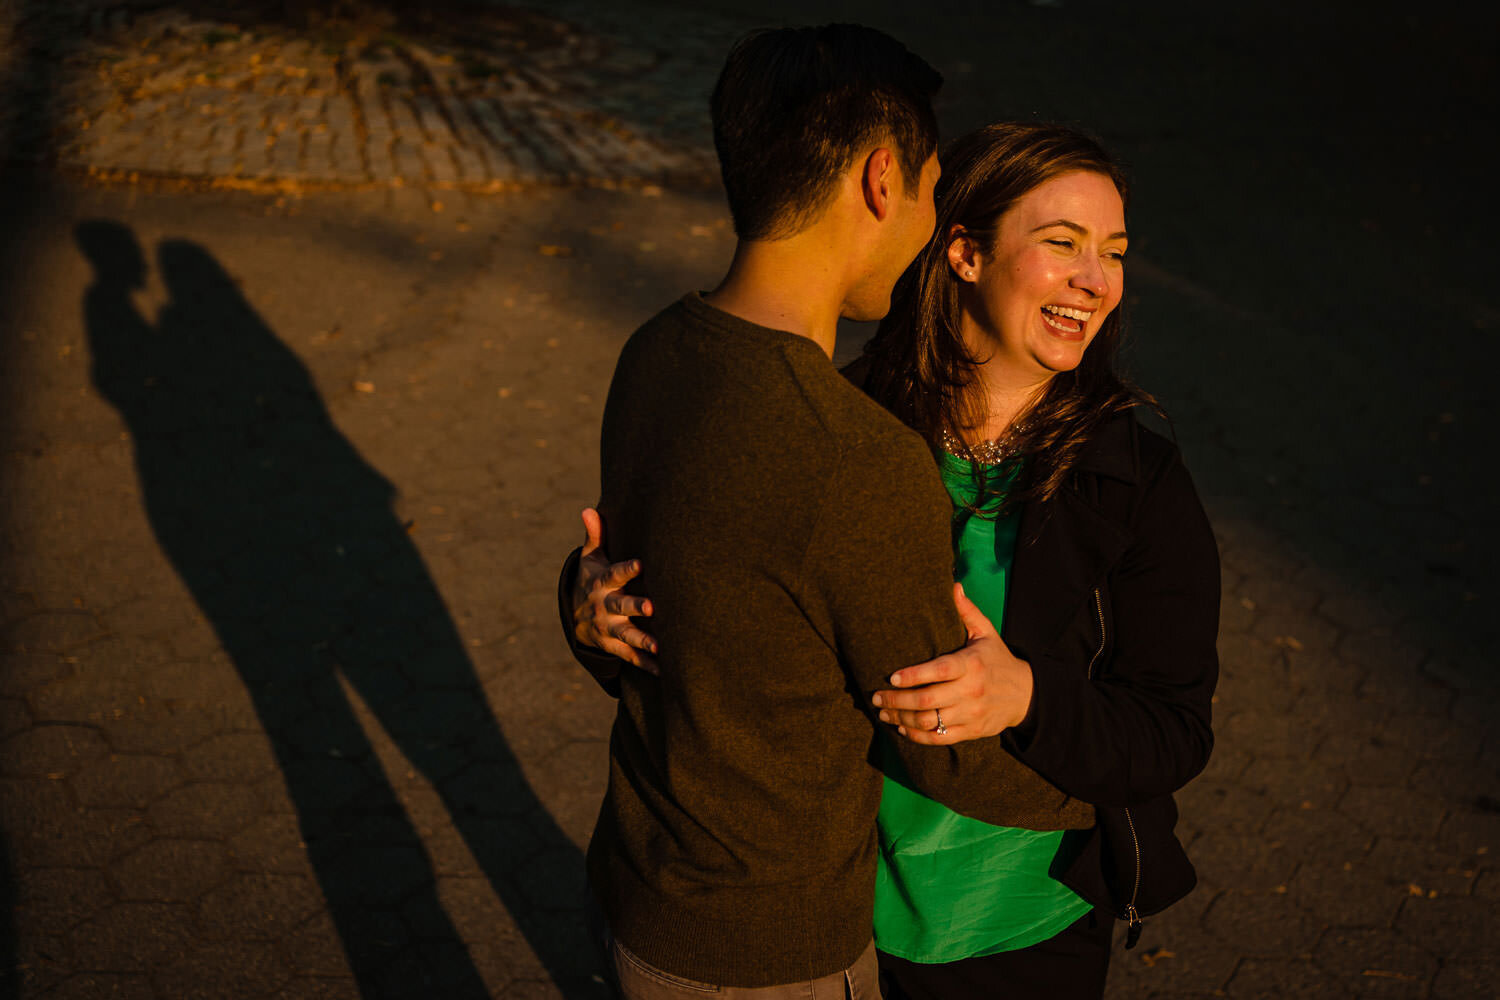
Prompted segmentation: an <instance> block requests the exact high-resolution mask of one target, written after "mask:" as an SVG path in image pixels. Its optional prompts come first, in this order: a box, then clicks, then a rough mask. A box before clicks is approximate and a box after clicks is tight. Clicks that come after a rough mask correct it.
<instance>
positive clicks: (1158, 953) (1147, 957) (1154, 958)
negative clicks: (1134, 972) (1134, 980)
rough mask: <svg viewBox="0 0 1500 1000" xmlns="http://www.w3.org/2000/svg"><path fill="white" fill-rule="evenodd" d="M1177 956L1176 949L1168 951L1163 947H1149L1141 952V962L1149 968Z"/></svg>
mask: <svg viewBox="0 0 1500 1000" xmlns="http://www.w3.org/2000/svg"><path fill="white" fill-rule="evenodd" d="M1176 957H1177V953H1176V952H1175V951H1168V950H1167V949H1165V948H1162V947H1156V948H1148V949H1146V950H1145V951H1143V952H1141V964H1142V965H1144V966H1145V967H1146V968H1148V969H1149V968H1151V967H1152V966H1154V965H1156V963H1157V962H1160V961H1163V960H1164V959H1168V958H1176Z"/></svg>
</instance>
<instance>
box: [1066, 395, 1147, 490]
mask: <svg viewBox="0 0 1500 1000" xmlns="http://www.w3.org/2000/svg"><path fill="white" fill-rule="evenodd" d="M1136 430H1137V425H1136V421H1135V415H1134V414H1132V413H1122V414H1120V415H1119V416H1118V417H1116V418H1115V419H1113V420H1111V421H1110V422H1109V423H1107V424H1105V425H1104V426H1103V427H1101V428H1099V431H1098V433H1096V434H1095V435H1094V439H1093V440H1092V441H1090V442H1089V444H1088V447H1087V448H1085V449H1084V450H1083V454H1081V455H1079V456H1078V465H1077V466H1076V469H1077V471H1078V472H1091V473H1094V474H1096V475H1101V476H1109V477H1110V478H1111V479H1118V480H1120V481H1121V482H1124V483H1129V484H1131V485H1132V486H1133V485H1135V484H1136V483H1137V482H1139V481H1140V478H1141V461H1140V458H1141V456H1140V447H1139V442H1140V438H1139V435H1138V434H1137V433H1136Z"/></svg>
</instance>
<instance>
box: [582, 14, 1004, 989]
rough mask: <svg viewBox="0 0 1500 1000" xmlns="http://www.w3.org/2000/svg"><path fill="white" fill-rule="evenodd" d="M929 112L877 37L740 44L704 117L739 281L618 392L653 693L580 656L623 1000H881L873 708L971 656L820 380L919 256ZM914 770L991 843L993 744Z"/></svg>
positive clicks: (673, 314) (861, 418) (864, 402)
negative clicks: (721, 998) (616, 703)
mask: <svg viewBox="0 0 1500 1000" xmlns="http://www.w3.org/2000/svg"><path fill="white" fill-rule="evenodd" d="M940 83H941V78H940V77H939V76H938V74H937V73H936V72H935V71H934V70H933V69H932V68H931V67H930V66H928V65H927V64H926V63H925V62H923V61H922V60H921V59H919V58H917V57H916V56H914V55H912V54H911V53H910V52H908V51H907V50H906V49H905V48H904V47H902V46H901V45H900V43H898V42H896V41H895V40H894V39H891V38H890V37H888V36H886V35H883V34H881V33H880V32H877V31H874V30H872V29H868V28H862V27H858V26H853V25H831V26H827V27H823V28H799V29H783V30H777V31H768V32H762V33H759V34H755V35H752V36H750V37H748V38H746V39H745V40H743V41H741V42H740V43H739V44H738V45H737V46H736V47H735V48H734V50H733V51H732V52H731V53H730V55H729V58H728V60H727V62H726V64H725V66H724V69H723V72H722V74H721V75H720V78H719V81H718V84H717V86H716V87H715V90H714V95H713V103H712V110H713V121H714V140H715V145H716V147H717V149H718V153H719V160H720V165H721V168H722V171H723V177H724V186H725V189H726V191H727V194H728V198H729V204H730V211H731V214H732V215H733V218H734V223H735V231H736V233H737V235H738V236H739V244H738V246H737V248H736V251H735V256H734V260H733V262H732V263H731V265H730V268H729V271H728V274H727V275H726V276H725V278H724V280H723V282H722V283H721V284H720V285H719V286H718V287H717V288H715V289H714V290H713V291H712V292H710V293H708V294H706V295H701V296H700V295H697V294H691V295H688V296H685V297H684V298H683V299H682V300H680V301H679V302H678V303H676V304H675V305H673V306H671V307H669V308H667V309H666V310H664V311H663V312H662V313H660V314H658V315H657V316H656V317H654V318H653V319H651V320H650V321H648V322H647V323H646V324H645V325H644V326H643V327H641V328H640V329H639V330H637V331H636V333H635V334H634V335H633V336H632V337H631V338H630V340H629V342H628V343H627V344H626V345H625V348H624V350H623V351H622V353H621V356H620V359H619V362H618V365H617V367H616V370H615V375H614V380H613V382H612V384H611V387H610V394H609V400H608V403H607V405H606V407H605V414H604V427H603V433H602V440H601V456H602V461H601V475H602V496H601V501H600V513H601V514H602V516H603V518H604V521H605V523H606V524H607V529H608V531H607V538H608V540H609V544H610V547H611V548H612V549H613V550H614V551H616V552H627V553H631V554H633V555H639V556H641V557H642V562H643V564H644V566H645V570H644V572H643V574H642V576H641V578H640V580H639V581H637V582H639V583H641V584H642V585H643V587H644V589H645V590H646V591H648V592H649V593H650V594H651V595H652V597H653V599H654V600H655V601H656V602H658V606H659V608H660V609H661V611H660V613H658V614H657V615H656V616H655V617H654V618H653V630H654V632H655V634H656V636H657V638H658V639H659V640H660V643H661V646H660V653H659V657H658V661H659V671H658V672H657V673H649V672H646V671H630V672H627V673H625V674H621V673H620V672H619V671H618V669H617V667H618V661H614V660H603V659H599V658H597V657H596V658H593V659H589V658H588V657H587V655H586V654H583V655H581V658H583V659H585V662H587V663H589V664H590V665H591V669H593V670H594V672H595V673H596V675H597V676H599V677H600V678H601V680H602V681H604V682H605V683H606V686H607V687H610V688H611V689H615V690H617V691H618V694H619V697H620V707H619V712H618V715H617V717H616V721H615V726H614V730H613V733H612V737H611V741H610V778H609V789H608V792H607V793H606V796H605V800H604V803H603V806H602V808H601V812H600V816H599V821H598V825H597V826H596V828H595V831H594V837H593V841H592V843H591V845H590V849H589V878H590V882H591V884H592V886H593V889H594V892H595V893H596V895H597V896H598V899H599V902H600V903H601V904H602V907H603V909H604V912H605V916H606V919H607V922H608V925H609V928H610V930H611V932H612V935H613V945H612V947H613V949H614V955H613V962H614V966H615V971H616V972H617V974H618V976H619V979H620V984H621V987H622V989H623V991H624V993H625V995H626V996H627V997H630V998H637V997H639V998H648V997H649V998H656V997H675V996H692V995H697V994H699V993H701V991H702V990H703V988H704V987H733V988H740V989H743V990H746V992H745V993H743V994H741V993H739V992H736V994H735V995H736V996H740V995H743V996H746V997H754V998H757V1000H761V998H764V1000H769V998H777V997H782V996H790V995H794V994H795V995H806V991H807V989H808V987H809V986H812V987H813V989H814V991H815V993H817V991H818V988H819V986H824V987H830V986H831V987H835V988H836V989H837V991H838V992H839V995H843V994H842V990H843V988H844V985H847V986H848V987H849V989H850V990H851V991H852V993H853V995H857V996H863V995H871V996H873V995H876V994H877V988H878V987H877V984H876V972H875V959H874V950H873V947H872V945H871V942H870V926H871V900H872V893H873V880H874V868H875V854H876V841H875V826H874V819H875V813H876V810H877V808H878V806H879V799H880V788H881V777H880V774H879V772H878V771H877V770H876V769H875V767H874V766H873V765H872V764H871V758H872V748H873V741H874V738H875V729H874V726H873V724H872V720H871V718H870V716H869V712H870V708H869V705H870V701H869V695H870V693H871V692H872V691H874V690H876V689H878V688H882V687H885V686H887V684H888V680H889V675H890V674H891V672H893V671H894V670H896V669H898V668H900V667H902V666H905V665H907V664H911V663H917V662H920V661H924V660H928V659H930V658H932V657H933V656H935V655H937V654H940V653H942V652H944V651H947V650H951V649H953V648H955V647H957V646H959V645H960V644H962V643H963V641H964V629H963V626H962V625H961V623H960V622H959V620H958V618H957V616H956V615H955V612H954V609H953V605H952V603H951V599H950V596H949V595H950V588H951V580H952V575H951V574H952V557H951V550H950V536H949V512H950V505H949V501H948V498H947V496H946V494H945V493H944V491H943V488H942V486H941V484H940V482H939V479H938V476H937V472H936V469H935V468H934V465H933V462H932V458H931V456H930V455H929V453H928V451H927V448H926V445H925V444H924V443H923V442H922V440H921V439H920V438H919V437H918V436H917V435H916V434H915V433H913V432H911V431H910V430H908V429H907V428H905V427H903V426H902V425H901V424H900V423H899V422H898V421H896V420H895V419H894V418H893V417H892V416H890V415H889V414H888V413H886V412H885V411H884V410H882V409H881V408H880V407H879V406H878V405H876V404H875V403H873V402H872V401H871V400H870V399H868V398H867V397H866V396H864V395H863V394H862V393H861V392H860V391H859V390H857V389H856V388H854V387H853V386H852V385H850V384H849V383H847V382H846V381H845V380H844V379H843V378H842V377H841V376H840V375H839V374H838V372H837V371H836V370H835V369H834V368H833V365H832V364H831V356H832V354H833V347H834V334H835V329H836V326H837V323H838V320H839V318H840V317H848V318H851V319H856V320H872V319H878V318H879V317H880V316H882V315H884V313H885V312H886V310H887V309H888V308H889V305H890V293H891V288H892V286H893V284H894V283H895V281H896V278H897V277H898V276H899V275H900V274H901V272H902V271H903V270H904V269H905V267H906V265H907V264H908V263H910V261H911V260H912V258H913V257H914V256H915V255H916V254H917V252H918V251H919V250H920V249H921V247H922V246H923V245H924V244H925V242H926V241H927V239H928V238H929V237H930V236H931V233H932V227H933V219H934V214H933V207H932V188H933V184H934V182H935V181H936V179H937V175H938V164H937V160H936V157H935V155H934V152H933V151H934V149H935V146H936V131H937V129H936V122H935V118H934V116H933V113H932V108H931V97H932V95H933V93H935V91H936V90H937V88H938V86H939V85H940ZM575 560H576V556H575ZM575 560H570V562H569V565H568V566H567V567H565V570H564V581H565V582H566V581H570V580H571V579H572V578H573V575H574V572H575V569H576V561H575ZM568 598H569V595H567V594H566V593H564V594H563V595H562V599H563V601H564V603H565V604H567V603H568ZM575 651H579V652H580V653H582V652H583V651H581V650H578V649H575ZM1028 680H1029V674H1028ZM616 686H617V687H616ZM1016 721H1019V718H1018V719H1017V720H1016ZM900 742H901V743H902V744H903V745H902V746H901V747H900V751H901V753H902V754H903V756H904V761H903V763H904V764H905V765H906V768H907V771H908V772H909V774H910V775H911V778H912V780H913V781H914V783H916V784H917V785H918V786H919V787H920V788H922V789H923V790H924V791H925V792H927V793H928V794H929V795H933V796H934V797H938V798H940V799H941V800H942V801H943V802H945V803H946V804H948V805H950V806H951V807H952V808H955V809H958V810H960V811H963V812H966V813H969V814H970V815H974V816H976V817H978V818H981V819H982V818H985V816H986V812H987V809H986V806H985V803H984V794H983V793H984V792H985V791H986V788H987V787H993V786H992V785H989V786H987V783H986V775H988V774H992V773H993V771H994V769H995V768H997V767H1001V768H1003V767H1004V766H1005V760H1006V758H1005V754H1004V751H1003V749H1002V748H1001V747H1000V745H999V743H998V741H996V740H983V741H975V742H972V743H968V744H965V745H963V746H962V747H961V748H931V747H921V746H915V745H910V744H906V743H905V741H900ZM799 990H800V991H801V992H796V991H799ZM817 995H821V993H817Z"/></svg>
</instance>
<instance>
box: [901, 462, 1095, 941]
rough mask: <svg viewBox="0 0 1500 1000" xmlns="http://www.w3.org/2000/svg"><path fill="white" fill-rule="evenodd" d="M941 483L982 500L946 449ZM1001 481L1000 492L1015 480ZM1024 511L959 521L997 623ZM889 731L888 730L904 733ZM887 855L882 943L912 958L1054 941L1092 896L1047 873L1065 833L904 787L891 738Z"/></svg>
mask: <svg viewBox="0 0 1500 1000" xmlns="http://www.w3.org/2000/svg"><path fill="white" fill-rule="evenodd" d="M941 469H942V474H943V484H944V485H945V486H946V487H947V488H948V494H949V496H951V497H952V498H953V501H954V504H955V506H958V507H962V506H963V505H964V504H966V503H970V504H971V503H972V502H973V500H974V497H975V494H976V492H977V488H976V484H975V482H974V477H973V470H972V469H971V468H970V467H969V464H968V463H967V462H965V461H963V460H962V459H958V458H955V457H954V456H952V455H947V454H944V455H943V456H942V460H941ZM1014 475H1015V470H1012V471H1011V472H1010V474H1009V475H1008V476H1007V477H1006V479H1005V481H1004V482H1001V483H998V484H996V483H993V482H991V483H990V484H989V485H990V488H991V491H993V490H994V488H995V487H996V486H997V485H998V486H1000V487H1002V488H1003V487H1004V486H1006V485H1009V483H1010V482H1011V481H1013V480H1014ZM1017 522H1018V517H1017V516H1016V514H1015V512H1011V513H1009V514H1007V515H1006V516H1004V517H1001V518H998V519H996V518H990V517H979V516H974V515H966V514H964V513H963V512H962V511H960V512H959V514H958V520H957V521H955V527H954V546H953V547H954V556H953V559H954V576H955V578H956V579H958V580H959V581H960V582H962V583H963V585H964V592H965V593H966V594H968V596H969V600H971V601H973V602H974V603H975V604H976V605H978V607H979V609H980V610H981V611H983V612H984V613H985V615H986V616H987V617H988V618H989V620H990V621H991V622H992V623H993V624H994V626H995V627H996V628H997V629H998V628H1000V627H1001V624H1002V619H1003V616H1004V613H1005V587H1006V582H1007V578H1008V576H1009V574H1010V564H1011V560H1012V558H1013V557H1014V554H1015V546H1016V530H1017V527H1018V524H1017ZM899 738H900V737H897V736H891V737H889V739H899ZM881 756H882V766H883V767H884V768H885V773H886V779H885V790H884V792H883V794H882V797H881V801H880V817H879V830H880V858H879V864H878V867H877V871H876V876H875V945H876V947H878V948H879V949H880V950H881V951H884V952H887V953H889V954H892V955H897V956H899V957H901V958H905V959H907V960H909V961H912V962H927V963H936V962H952V961H956V960H958V959H961V958H975V957H978V956H981V955H991V954H994V953H996V952H1001V951H1014V950H1016V949H1019V948H1026V947H1029V946H1030V945H1033V944H1036V943H1037V942H1039V941H1045V940H1047V939H1048V938H1050V937H1052V936H1053V935H1054V934H1057V933H1058V932H1059V931H1061V930H1062V929H1063V928H1065V927H1067V926H1068V925H1069V924H1071V923H1073V921H1075V920H1077V919H1078V918H1079V917H1081V916H1083V914H1085V913H1087V912H1088V909H1089V904H1088V903H1086V902H1085V901H1084V900H1083V899H1082V898H1081V897H1079V896H1078V895H1077V894H1076V893H1075V892H1073V890H1071V889H1069V888H1068V887H1067V886H1065V885H1063V884H1062V883H1061V882H1058V881H1056V880H1055V879H1053V878H1052V877H1051V876H1050V875H1048V874H1047V872H1048V869H1049V867H1050V866H1051V864H1052V859H1053V857H1054V856H1055V855H1056V854H1057V849H1058V847H1059V845H1060V844H1061V843H1062V837H1063V833H1062V831H1060V830H1047V831H1036V830H1021V829H1017V828H1015V827H1007V826H991V825H990V824H988V823H982V822H980V821H979V820H976V819H970V818H969V817H967V816H960V815H959V814H958V813H956V812H953V811H952V810H950V809H948V808H947V807H945V806H942V805H939V804H938V803H936V802H934V801H933V800H932V799H929V798H927V797H925V796H923V795H921V794H920V793H918V792H916V791H915V790H913V789H912V788H911V787H909V785H907V784H903V781H904V780H905V774H904V772H903V771H902V770H901V766H900V761H899V758H898V757H897V756H896V754H895V752H894V751H893V750H892V749H891V748H890V746H889V744H888V743H887V742H885V740H884V739H883V740H882V743H881Z"/></svg>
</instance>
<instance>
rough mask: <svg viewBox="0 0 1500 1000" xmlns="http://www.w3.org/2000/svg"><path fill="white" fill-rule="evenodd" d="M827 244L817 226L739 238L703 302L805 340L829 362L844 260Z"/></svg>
mask: <svg viewBox="0 0 1500 1000" xmlns="http://www.w3.org/2000/svg"><path fill="white" fill-rule="evenodd" d="M831 242H832V241H831V240H830V239H829V236H828V234H825V233H821V232H819V231H818V230H817V229H816V227H815V228H814V229H813V230H809V231H804V232H802V233H798V234H797V235H796V236H792V237H790V238H788V239H784V240H741V241H740V243H739V245H738V246H736V247H735V251H734V260H733V261H732V262H731V263H730V265H729V272H728V273H727V274H725V275H724V280H723V281H722V282H720V283H719V287H717V288H715V289H714V290H713V291H711V292H709V293H708V294H707V295H705V296H704V297H703V298H704V301H705V302H707V303H708V304H709V305H711V306H713V307H714V308H715V309H719V310H722V311H723V312H727V313H729V314H730V315H731V316H738V317H739V318H740V319H743V320H746V321H747V322H750V323H755V324H756V325H758V326H766V327H770V328H772V329H774V330H785V331H787V332H788V333H795V334H797V335H798V336H801V337H806V338H807V339H808V340H811V341H812V342H813V343H815V344H817V345H818V346H819V347H821V348H822V349H823V353H824V354H827V355H828V356H829V357H830V358H832V357H833V346H834V338H835V336H836V334H837V332H838V321H839V315H840V313H841V312H842V311H843V306H844V297H845V295H846V293H847V285H846V282H847V277H846V272H845V270H844V265H845V264H846V263H847V261H846V259H845V258H846V255H841V254H840V253H838V252H837V251H836V250H835V249H834V248H833V247H832V246H831V245H830V243H831Z"/></svg>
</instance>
